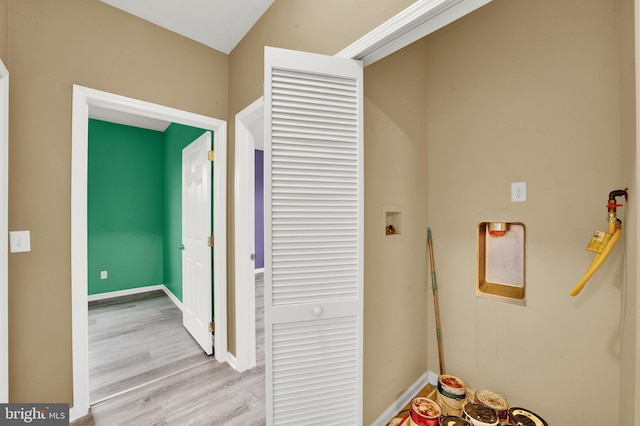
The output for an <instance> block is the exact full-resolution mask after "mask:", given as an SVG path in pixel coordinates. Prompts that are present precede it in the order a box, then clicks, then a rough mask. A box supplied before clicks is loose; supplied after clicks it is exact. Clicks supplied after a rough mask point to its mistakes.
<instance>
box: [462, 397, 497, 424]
mask: <svg viewBox="0 0 640 426" xmlns="http://www.w3.org/2000/svg"><path fill="white" fill-rule="evenodd" d="M462 418H463V419H465V420H468V421H469V423H471V424H472V425H473V426H497V425H498V424H499V423H500V421H499V420H498V413H496V410H494V409H493V408H489V407H485V406H484V405H482V404H478V403H476V402H468V403H466V404H465V405H464V407H463V408H462Z"/></svg>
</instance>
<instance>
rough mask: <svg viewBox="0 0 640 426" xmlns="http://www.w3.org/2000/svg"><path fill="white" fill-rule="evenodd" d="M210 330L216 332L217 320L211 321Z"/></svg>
mask: <svg viewBox="0 0 640 426" xmlns="http://www.w3.org/2000/svg"><path fill="white" fill-rule="evenodd" d="M209 331H210V332H211V333H214V332H215V331H216V323H215V322H213V321H211V322H210V323H209Z"/></svg>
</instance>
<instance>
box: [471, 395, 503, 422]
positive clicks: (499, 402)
mask: <svg viewBox="0 0 640 426" xmlns="http://www.w3.org/2000/svg"><path fill="white" fill-rule="evenodd" d="M475 398H476V402H478V403H480V404H482V405H484V406H485V407H489V408H493V409H494V410H495V411H496V413H497V414H498V419H499V420H500V421H501V422H504V421H506V420H507V417H508V415H509V404H507V401H506V400H505V399H504V398H503V397H501V396H500V395H498V394H497V393H494V392H491V391H488V390H479V391H476V395H475Z"/></svg>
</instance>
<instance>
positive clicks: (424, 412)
mask: <svg viewBox="0 0 640 426" xmlns="http://www.w3.org/2000/svg"><path fill="white" fill-rule="evenodd" d="M440 416H442V409H441V408H440V406H439V405H438V403H437V402H435V401H434V400H432V399H429V398H425V397H423V396H417V397H415V398H413V399H412V400H411V421H412V422H413V423H414V424H416V425H418V426H439V424H440Z"/></svg>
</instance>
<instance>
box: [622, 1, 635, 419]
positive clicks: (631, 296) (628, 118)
mask: <svg viewBox="0 0 640 426" xmlns="http://www.w3.org/2000/svg"><path fill="white" fill-rule="evenodd" d="M616 11H617V14H618V19H619V20H620V25H619V26H618V28H619V30H620V32H619V37H620V46H621V49H622V55H621V59H622V61H621V64H622V66H621V76H622V82H621V113H622V115H621V128H622V132H621V141H622V176H623V181H624V182H625V184H627V183H628V185H629V191H630V197H632V198H631V200H630V201H631V202H630V203H629V208H628V210H627V211H626V214H625V217H626V221H625V225H626V229H625V236H626V239H625V241H624V243H625V259H626V261H625V266H626V268H625V271H626V280H625V283H624V291H625V293H624V294H625V299H624V302H625V303H624V304H623V307H624V309H623V312H622V316H621V318H622V324H624V327H623V330H622V346H621V355H620V424H621V425H633V424H634V419H635V420H637V421H640V416H639V414H638V412H636V411H637V410H639V408H638V404H637V401H638V396H637V395H638V392H639V391H640V389H638V387H637V383H638V382H637V381H638V380H639V379H638V366H639V365H640V364H639V363H640V353H639V352H637V344H638V340H637V337H636V336H637V333H638V331H639V329H638V316H637V314H636V312H637V310H638V306H639V305H638V295H639V293H638V287H637V283H638V267H637V265H638V263H637V259H638V250H637V246H638V237H637V235H638V220H637V219H638V208H637V207H638V204H637V200H638V195H640V194H638V187H637V185H636V182H637V172H636V161H637V157H636V154H637V150H636V128H635V124H636V122H635V119H636V85H635V84H634V83H635V61H634V54H635V51H634V49H635V46H634V41H635V37H634V15H635V11H634V2H633V1H631V0H625V1H621V2H619V4H617V8H616Z"/></svg>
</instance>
